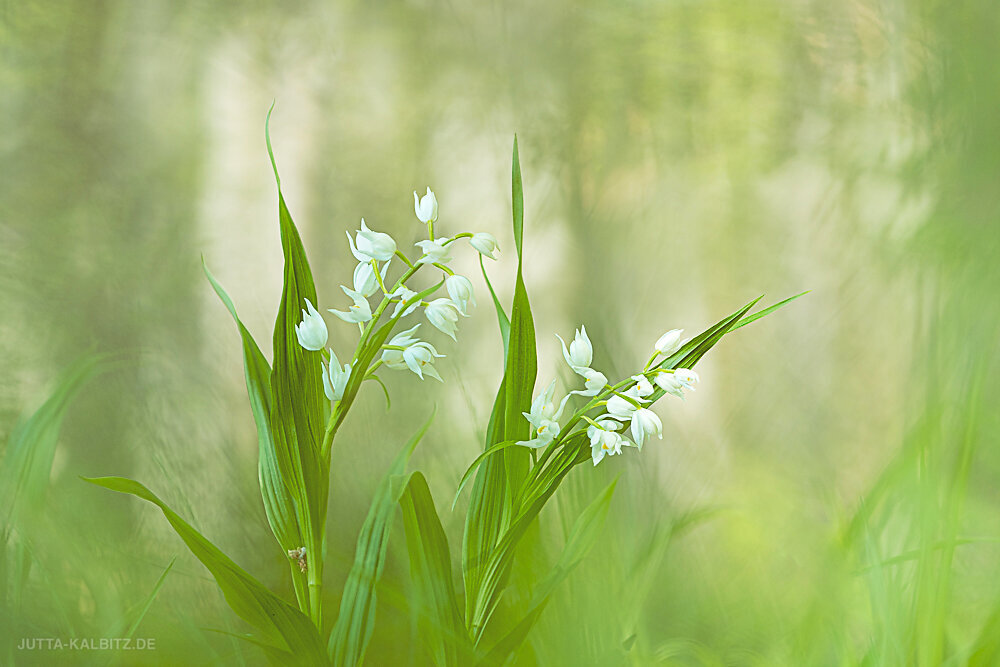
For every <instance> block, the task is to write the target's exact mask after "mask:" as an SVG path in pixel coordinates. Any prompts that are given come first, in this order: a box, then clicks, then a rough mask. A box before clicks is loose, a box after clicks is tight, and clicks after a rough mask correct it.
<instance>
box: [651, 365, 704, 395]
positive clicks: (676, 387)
mask: <svg viewBox="0 0 1000 667" xmlns="http://www.w3.org/2000/svg"><path fill="white" fill-rule="evenodd" d="M698 379H699V378H698V374H697V373H695V372H694V371H693V370H691V369H689V368H678V369H677V370H675V371H672V372H671V371H662V372H660V373H657V374H656V377H655V378H653V382H655V383H656V384H657V385H658V386H659V387H660V388H661V389H663V391H665V392H667V393H668V394H673V395H674V396H676V397H677V398H684V390H685V389H687V390H689V391H694V383H695V382H698Z"/></svg>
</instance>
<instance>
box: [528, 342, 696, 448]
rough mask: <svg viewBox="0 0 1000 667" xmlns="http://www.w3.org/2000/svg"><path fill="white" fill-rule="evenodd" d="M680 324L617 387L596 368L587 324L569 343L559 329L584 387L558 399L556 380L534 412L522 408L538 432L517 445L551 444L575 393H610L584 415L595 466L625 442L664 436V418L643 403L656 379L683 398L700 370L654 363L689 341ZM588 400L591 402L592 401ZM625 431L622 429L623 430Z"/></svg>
mask: <svg viewBox="0 0 1000 667" xmlns="http://www.w3.org/2000/svg"><path fill="white" fill-rule="evenodd" d="M681 331H682V330H681V329H674V330H672V331H668V332H667V333H665V334H663V335H662V336H660V338H659V339H658V340H657V341H656V343H655V344H654V346H653V348H654V350H655V351H654V353H653V356H652V358H651V359H650V360H649V363H648V364H647V365H646V369H647V370H645V371H643V372H642V373H640V374H637V375H633V376H631V377H630V378H629V380H627V381H624V382H621V383H619V384H617V385H615V386H611V385H609V384H608V378H607V376H606V375H604V373H602V372H600V371H598V370H594V369H593V368H591V363H592V362H593V359H594V347H593V345H592V344H591V342H590V338H589V337H588V336H587V329H586V327H582V326H581V327H580V328H579V329H578V330H577V331H576V335H575V336H574V337H573V341H572V342H571V343H570V344H569V346H567V345H566V342H565V341H564V340H563V339H562V338H561V337H560V336H559V335H558V334H557V335H556V336H557V338H559V342H560V343H562V351H563V358H564V359H565V360H566V364H567V365H568V366H569V367H570V368H571V369H573V372H574V373H576V374H577V375H579V376H580V377H582V378H583V379H584V388H583V389H578V390H575V391H571V392H569V393H568V394H566V395H565V396H564V397H563V398H562V400H561V401H560V402H559V403H558V405H557V404H556V400H555V385H556V383H555V380H553V381H552V382H551V384H549V386H548V387H547V388H546V389H545V390H544V391H543V392H542V393H541V394H539V395H538V396H537V397H536V398H535V399H534V401H533V402H532V404H531V412H525V413H523V414H524V416H525V418H527V420H528V422H530V423H531V426H532V433H533V435H534V437H533V438H532V439H530V440H521V441H518V443H517V444H519V445H523V446H525V447H530V448H532V449H537V448H541V447H546V446H548V445H549V444H551V443H552V442H553V441H554V440H555V439H556V438H557V437H558V436H559V433H560V430H561V428H560V425H559V421H558V420H559V417H560V416H561V415H562V412H563V409H564V408H565V407H566V401H567V400H568V399H569V397H570V395H572V394H578V395H580V396H586V397H596V396H598V394H602V395H607V399H605V400H599V401H597V402H596V403H594V404H593V405H590V409H593V408H598V407H601V406H603V407H604V409H605V412H604V414H601V415H600V416H598V417H596V418H593V419H591V418H590V417H587V416H585V415H584V416H583V419H585V420H586V421H587V422H588V423H589V424H590V426H589V427H588V428H587V437H588V438H589V439H590V450H591V457H592V458H593V461H594V465H597V464H598V463H600V462H601V461H603V460H604V457H605V456H614V455H615V454H621V451H622V447H636V448H638V449H640V450H641V449H642V445H643V443H644V442H645V441H646V439H647V438H650V437H652V436H653V435H656V436H657V437H658V438H660V439H661V440H662V439H663V423H662V422H661V421H660V418H659V417H658V416H657V415H656V413H655V412H653V411H652V410H650V409H649V408H647V407H644V404H646V403H649V402H650V400H651V399H649V398H648V397H649V396H652V395H653V393H654V392H655V389H654V388H653V384H656V385H657V386H658V387H660V388H661V389H662V390H663V391H665V392H667V393H669V394H672V395H674V396H677V397H679V398H684V390H685V389H687V390H690V391H694V386H693V385H694V383H695V382H698V374H697V373H695V372H694V371H692V370H690V369H686V368H679V369H676V370H667V369H662V368H652V369H651V368H650V367H651V366H652V365H653V362H654V361H656V359H657V358H658V357H661V356H662V357H664V358H666V357H669V356H671V355H672V354H674V353H675V352H677V351H678V350H679V349H680V348H681V347H682V346H683V345H684V342H685V341H682V340H681ZM588 405H589V404H588ZM626 427H627V428H628V430H629V431H630V434H631V436H632V438H631V440H630V439H629V438H628V437H626V436H625V435H623V433H624V431H625V429H626ZM619 430H622V431H623V433H619V432H618V431H619Z"/></svg>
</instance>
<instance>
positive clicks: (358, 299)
mask: <svg viewBox="0 0 1000 667" xmlns="http://www.w3.org/2000/svg"><path fill="white" fill-rule="evenodd" d="M340 289H342V290H344V294H346V295H347V296H349V297H351V299H353V300H354V303H353V304H352V305H351V306H350V308H348V309H347V310H346V311H342V310H334V309H333V308H330V309H329V310H330V312H331V313H333V314H334V315H336V316H337V317H339V318H340V319H342V320H344V321H345V322H356V323H358V324H360V323H361V322H367V321H368V320H370V319H371V318H372V307H371V306H370V305H369V304H368V299H366V298H365V295H364V294H361V292H355V291H354V290H352V289H349V288H347V287H344V286H343V285H341V286H340Z"/></svg>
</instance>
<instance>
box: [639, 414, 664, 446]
mask: <svg viewBox="0 0 1000 667" xmlns="http://www.w3.org/2000/svg"><path fill="white" fill-rule="evenodd" d="M653 434H656V435H657V436H658V437H659V438H660V440H663V422H661V421H660V418H659V417H658V416H657V415H656V413H655V412H653V411H652V410H649V409H648V408H639V409H638V410H636V411H635V412H634V413H632V439H633V440H635V444H636V446H638V447H639V449H642V443H643V442H645V440H646V438H647V437H648V436H651V435H653Z"/></svg>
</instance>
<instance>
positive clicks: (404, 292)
mask: <svg viewBox="0 0 1000 667" xmlns="http://www.w3.org/2000/svg"><path fill="white" fill-rule="evenodd" d="M416 295H417V293H416V292H414V291H413V290H411V289H409V288H408V287H407V286H406V285H400V286H399V289H397V290H395V291H393V292H392V294H390V295H389V296H390V297H392V298H393V299H399V303H397V304H396V308H395V309H394V310H393V311H392V316H393V317H394V318H395V317H396V315H399V311H400V310H402V309H403V305H404V304H405V303H406V302H407V301H409V300H410V299H412V298H413V297H415V296H416ZM419 305H420V302H419V301H414V302H413V303H411V304H410V305H409V306H406V310H403V314H402V315H399V317H400V318H403V317H406V316H407V315H409V314H410V313H412V312H413V311H414V310H416V309H417V306H419ZM417 326H419V325H417Z"/></svg>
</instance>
